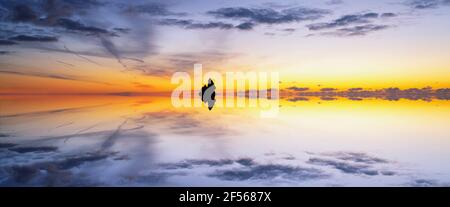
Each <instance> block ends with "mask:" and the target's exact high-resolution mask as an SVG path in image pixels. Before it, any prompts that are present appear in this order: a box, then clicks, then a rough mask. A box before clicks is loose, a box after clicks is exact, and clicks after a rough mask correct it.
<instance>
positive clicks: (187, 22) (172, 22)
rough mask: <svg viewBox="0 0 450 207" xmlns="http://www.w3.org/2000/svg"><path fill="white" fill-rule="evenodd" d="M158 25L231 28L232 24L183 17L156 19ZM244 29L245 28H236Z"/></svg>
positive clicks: (191, 27) (186, 27)
mask: <svg viewBox="0 0 450 207" xmlns="http://www.w3.org/2000/svg"><path fill="white" fill-rule="evenodd" d="M158 24H159V25H163V26H180V27H183V28H185V29H226V30H227V29H233V28H234V25H232V24H228V23H224V22H208V23H198V22H194V21H193V20H184V19H162V20H159V21H158ZM238 29H243V30H246V29H245V28H238Z"/></svg>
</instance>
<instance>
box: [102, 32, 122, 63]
mask: <svg viewBox="0 0 450 207" xmlns="http://www.w3.org/2000/svg"><path fill="white" fill-rule="evenodd" d="M100 40H101V41H100V42H101V44H102V46H103V47H104V48H105V49H106V51H108V52H109V53H110V54H111V55H112V56H113V57H114V58H115V59H116V60H117V62H118V63H119V64H120V65H122V67H123V68H125V69H128V67H127V65H125V63H123V62H122V57H121V54H120V52H119V50H118V49H117V47H116V45H115V44H114V43H113V42H112V41H111V40H110V39H108V38H105V37H101V38H100Z"/></svg>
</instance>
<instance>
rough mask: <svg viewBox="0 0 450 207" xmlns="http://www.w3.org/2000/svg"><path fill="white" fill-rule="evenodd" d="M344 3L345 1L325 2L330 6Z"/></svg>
mask: <svg viewBox="0 0 450 207" xmlns="http://www.w3.org/2000/svg"><path fill="white" fill-rule="evenodd" d="M343 3H344V1H343V0H329V1H327V2H325V4H328V5H336V4H343Z"/></svg>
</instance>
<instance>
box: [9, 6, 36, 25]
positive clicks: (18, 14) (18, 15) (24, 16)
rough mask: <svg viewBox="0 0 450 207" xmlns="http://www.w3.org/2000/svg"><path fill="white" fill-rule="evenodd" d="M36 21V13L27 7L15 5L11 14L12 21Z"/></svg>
mask: <svg viewBox="0 0 450 207" xmlns="http://www.w3.org/2000/svg"><path fill="white" fill-rule="evenodd" d="M36 19H37V15H36V13H35V12H34V11H33V9H31V8H30V7H29V6H27V5H23V4H21V5H17V6H15V7H14V9H13V12H12V20H13V21H18V22H29V21H34V20H36Z"/></svg>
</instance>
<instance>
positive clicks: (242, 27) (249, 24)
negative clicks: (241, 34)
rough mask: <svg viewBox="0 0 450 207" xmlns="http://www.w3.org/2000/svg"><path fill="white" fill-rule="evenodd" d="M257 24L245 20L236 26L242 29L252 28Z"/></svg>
mask: <svg viewBox="0 0 450 207" xmlns="http://www.w3.org/2000/svg"><path fill="white" fill-rule="evenodd" d="M254 26H255V24H253V23H251V22H244V23H241V24H239V25H237V26H236V28H238V29H240V30H252V29H253V27H254Z"/></svg>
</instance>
